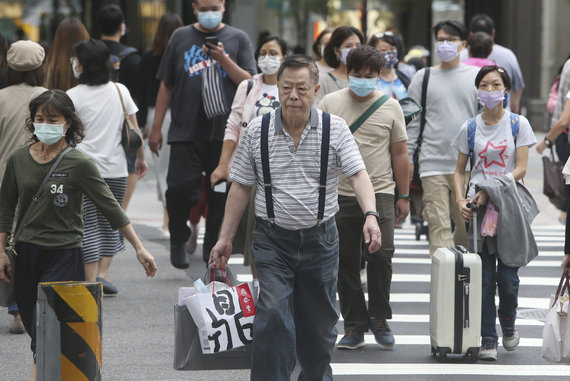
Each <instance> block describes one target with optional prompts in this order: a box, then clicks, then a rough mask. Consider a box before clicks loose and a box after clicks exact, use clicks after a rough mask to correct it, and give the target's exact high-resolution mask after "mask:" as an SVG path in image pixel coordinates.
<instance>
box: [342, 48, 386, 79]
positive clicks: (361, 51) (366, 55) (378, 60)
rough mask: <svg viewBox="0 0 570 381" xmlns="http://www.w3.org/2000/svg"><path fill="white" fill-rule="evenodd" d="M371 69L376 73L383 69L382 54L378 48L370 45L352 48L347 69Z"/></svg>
mask: <svg viewBox="0 0 570 381" xmlns="http://www.w3.org/2000/svg"><path fill="white" fill-rule="evenodd" d="M362 69H370V70H372V71H373V72H374V73H380V70H381V69H382V55H381V54H380V52H379V51H378V50H376V48H374V47H372V46H369V45H362V46H359V47H358V48H354V49H351V50H350V52H349V53H348V57H347V58H346V70H347V71H348V72H349V73H350V72H351V71H353V70H354V71H360V70H362Z"/></svg>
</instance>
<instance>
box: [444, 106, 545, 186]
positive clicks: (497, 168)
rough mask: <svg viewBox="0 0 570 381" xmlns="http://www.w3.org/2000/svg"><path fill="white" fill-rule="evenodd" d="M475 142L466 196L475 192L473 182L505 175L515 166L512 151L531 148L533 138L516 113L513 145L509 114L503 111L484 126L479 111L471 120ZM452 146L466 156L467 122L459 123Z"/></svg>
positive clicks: (467, 146)
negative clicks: (517, 123) (491, 122)
mask: <svg viewBox="0 0 570 381" xmlns="http://www.w3.org/2000/svg"><path fill="white" fill-rule="evenodd" d="M475 121H476V123H477V129H476V131H475V144H474V147H473V158H474V169H473V170H472V171H471V181H470V188H469V193H468V197H473V196H474V195H475V184H479V183H480V182H482V181H483V180H486V179H490V178H494V177H498V176H500V175H506V174H508V173H510V172H512V171H513V170H514V169H515V167H516V160H515V150H516V148H520V147H525V146H527V147H529V148H530V147H532V146H533V145H535V144H536V137H535V136H534V132H533V131H532V128H531V127H530V123H529V122H528V119H526V118H525V117H524V116H522V115H520V121H519V132H518V134H517V136H516V148H515V141H514V138H513V132H512V128H511V113H510V111H507V110H505V115H503V118H502V119H501V120H500V121H499V122H498V123H497V124H495V125H493V126H488V125H486V124H485V122H483V119H481V114H479V115H477V117H476V119H475ZM451 146H452V147H453V148H456V149H457V150H458V151H460V152H462V153H464V154H466V155H469V144H468V142H467V121H466V122H465V123H463V126H461V130H460V131H459V134H457V136H456V137H455V140H454V141H453V143H451Z"/></svg>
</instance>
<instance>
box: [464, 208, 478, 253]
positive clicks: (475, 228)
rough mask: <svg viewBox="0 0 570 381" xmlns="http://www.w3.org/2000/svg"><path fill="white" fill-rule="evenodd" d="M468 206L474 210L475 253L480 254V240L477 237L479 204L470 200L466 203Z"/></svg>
mask: <svg viewBox="0 0 570 381" xmlns="http://www.w3.org/2000/svg"><path fill="white" fill-rule="evenodd" d="M466 206H467V207H468V208H471V210H472V211H473V222H472V223H473V252H474V253H475V254H478V250H477V241H478V239H477V238H478V237H477V210H478V208H477V204H473V203H472V202H468V203H467V205H466Z"/></svg>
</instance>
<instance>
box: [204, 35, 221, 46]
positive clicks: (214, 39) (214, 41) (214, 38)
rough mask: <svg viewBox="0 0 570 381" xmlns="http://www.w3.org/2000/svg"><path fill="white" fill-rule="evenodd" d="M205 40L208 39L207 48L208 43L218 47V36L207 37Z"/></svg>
mask: <svg viewBox="0 0 570 381" xmlns="http://www.w3.org/2000/svg"><path fill="white" fill-rule="evenodd" d="M205 38H206V46H208V43H210V44H211V45H214V46H218V36H206V37H205Z"/></svg>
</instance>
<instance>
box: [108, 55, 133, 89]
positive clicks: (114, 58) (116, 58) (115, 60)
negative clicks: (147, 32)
mask: <svg viewBox="0 0 570 381" xmlns="http://www.w3.org/2000/svg"><path fill="white" fill-rule="evenodd" d="M136 52H138V50H137V49H136V48H133V47H132V46H127V47H126V48H125V49H123V50H121V51H120V52H119V53H117V54H111V57H110V58H111V64H112V65H113V69H114V70H113V74H112V77H113V78H112V80H113V81H115V82H119V69H120V68H121V61H122V60H124V59H125V58H127V57H128V56H130V55H131V54H133V53H136Z"/></svg>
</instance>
